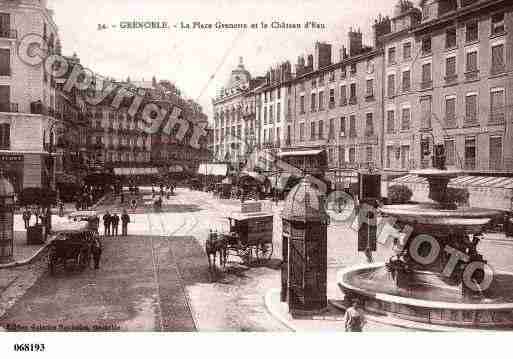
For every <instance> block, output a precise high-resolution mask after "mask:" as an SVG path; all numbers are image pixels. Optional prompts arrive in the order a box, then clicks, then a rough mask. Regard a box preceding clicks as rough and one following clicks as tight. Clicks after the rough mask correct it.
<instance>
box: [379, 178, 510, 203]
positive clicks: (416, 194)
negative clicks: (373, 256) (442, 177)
mask: <svg viewBox="0 0 513 359" xmlns="http://www.w3.org/2000/svg"><path fill="white" fill-rule="evenodd" d="M394 184H400V185H405V186H408V187H409V188H410V189H411V190H412V192H413V198H412V199H413V200H414V201H419V202H424V201H429V198H428V193H429V189H428V181H427V179H425V178H422V177H419V176H417V175H413V174H408V175H405V176H402V177H399V178H396V179H394V180H392V181H390V182H389V183H388V186H390V185H394ZM449 187H456V188H466V189H467V190H468V192H469V194H470V203H469V204H470V206H471V207H480V208H489V209H498V210H505V211H509V210H511V209H512V206H513V178H512V177H500V176H468V175H462V176H458V177H456V178H453V179H451V181H450V182H449Z"/></svg>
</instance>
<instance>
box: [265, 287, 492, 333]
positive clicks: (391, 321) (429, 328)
mask: <svg viewBox="0 0 513 359" xmlns="http://www.w3.org/2000/svg"><path fill="white" fill-rule="evenodd" d="M277 292H279V289H277V288H272V289H270V290H268V291H267V292H266V294H265V296H264V303H265V308H266V309H267V311H268V312H269V314H271V315H272V317H273V318H274V319H276V320H278V321H279V322H280V323H281V324H283V325H284V326H285V327H286V328H287V329H289V330H290V331H292V332H301V331H304V329H302V328H298V327H297V326H295V325H294V324H293V323H292V322H291V320H290V319H289V318H287V317H285V316H284V315H283V314H282V313H280V312H278V311H277V310H275V309H274V306H273V305H272V304H271V303H272V297H273V295H274V294H276V293H277ZM328 301H329V303H330V305H332V306H334V307H335V308H337V309H340V310H345V308H343V307H342V306H341V305H340V304H339V303H337V301H334V300H328ZM365 318H366V319H367V320H368V321H369V322H374V323H378V324H382V325H388V326H390V327H396V328H403V329H409V330H411V331H418V332H431V333H434V332H439V333H450V332H453V333H454V332H467V333H468V332H486V330H481V329H469V328H455V327H444V326H439V325H433V324H426V323H416V322H412V321H407V320H402V319H396V318H391V317H384V316H376V315H374V314H372V313H369V312H366V313H365ZM383 331H384V332H385V331H386V330H383Z"/></svg>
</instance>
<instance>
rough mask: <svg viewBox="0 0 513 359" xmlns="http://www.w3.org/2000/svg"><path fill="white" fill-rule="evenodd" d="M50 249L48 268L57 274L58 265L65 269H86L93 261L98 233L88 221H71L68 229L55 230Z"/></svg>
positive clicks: (51, 272)
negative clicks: (92, 256)
mask: <svg viewBox="0 0 513 359" xmlns="http://www.w3.org/2000/svg"><path fill="white" fill-rule="evenodd" d="M54 233H55V238H54V239H53V240H52V241H51V242H50V245H49V250H48V269H49V271H50V274H52V275H53V274H55V271H56V269H57V267H58V266H62V267H64V269H70V268H74V269H84V268H86V267H88V266H89V264H90V261H91V255H92V249H93V244H94V241H95V239H96V238H97V236H98V234H97V232H96V231H95V230H93V229H91V228H89V226H88V225H87V223H84V222H79V223H72V222H71V223H70V224H69V228H68V229H63V230H59V231H56V232H54Z"/></svg>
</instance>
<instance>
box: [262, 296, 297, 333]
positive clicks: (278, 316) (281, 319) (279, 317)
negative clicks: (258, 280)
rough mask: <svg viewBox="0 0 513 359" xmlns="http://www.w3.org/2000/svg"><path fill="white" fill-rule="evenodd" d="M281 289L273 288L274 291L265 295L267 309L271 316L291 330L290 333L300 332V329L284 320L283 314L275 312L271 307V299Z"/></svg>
mask: <svg viewBox="0 0 513 359" xmlns="http://www.w3.org/2000/svg"><path fill="white" fill-rule="evenodd" d="M278 291H279V289H277V288H272V289H269V290H268V291H267V292H266V293H265V295H264V304H265V309H267V311H268V312H269V314H271V316H272V317H273V318H274V319H276V320H278V321H279V322H280V323H281V324H283V326H285V327H286V328H287V329H289V330H290V331H292V332H298V331H299V330H298V328H296V327H295V326H294V325H292V324H291V323H290V321H289V320H288V319H286V318H284V317H283V316H282V315H281V313H278V312H277V311H275V310H274V309H273V308H274V307H273V306H272V305H271V302H272V300H271V298H272V296H273V294H275V293H276V292H278Z"/></svg>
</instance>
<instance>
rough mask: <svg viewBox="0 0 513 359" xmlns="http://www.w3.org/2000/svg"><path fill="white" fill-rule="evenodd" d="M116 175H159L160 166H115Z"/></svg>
mask: <svg viewBox="0 0 513 359" xmlns="http://www.w3.org/2000/svg"><path fill="white" fill-rule="evenodd" d="M114 174H115V175H116V176H135V175H157V174H159V170H158V168H155V167H152V168H114Z"/></svg>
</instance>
